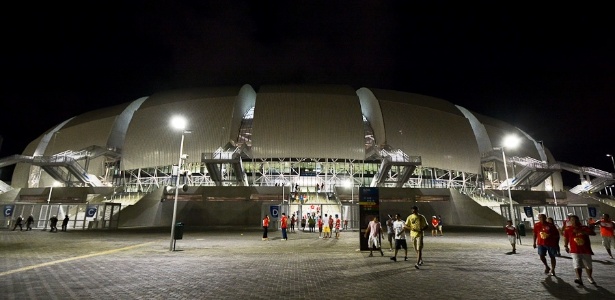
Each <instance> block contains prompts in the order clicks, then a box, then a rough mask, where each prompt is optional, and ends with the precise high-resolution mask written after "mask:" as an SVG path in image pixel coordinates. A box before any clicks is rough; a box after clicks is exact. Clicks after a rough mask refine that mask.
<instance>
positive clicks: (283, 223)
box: [280, 213, 288, 241]
mask: <svg viewBox="0 0 615 300" xmlns="http://www.w3.org/2000/svg"><path fill="white" fill-rule="evenodd" d="M287 227H288V217H287V216H286V213H282V218H280V228H282V240H283V241H288V235H287V234H286V228H287Z"/></svg>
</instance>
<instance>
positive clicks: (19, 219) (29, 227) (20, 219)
mask: <svg viewBox="0 0 615 300" xmlns="http://www.w3.org/2000/svg"><path fill="white" fill-rule="evenodd" d="M22 222H23V216H21V215H20V216H19V217H17V219H16V220H15V225H14V226H13V231H15V229H17V226H19V231H23V224H22ZM32 223H34V217H32V215H30V216H29V217H28V219H27V220H26V231H29V230H32Z"/></svg>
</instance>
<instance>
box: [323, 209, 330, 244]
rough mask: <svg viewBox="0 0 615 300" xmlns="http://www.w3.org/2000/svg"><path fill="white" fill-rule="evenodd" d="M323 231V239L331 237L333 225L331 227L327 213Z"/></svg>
mask: <svg viewBox="0 0 615 300" xmlns="http://www.w3.org/2000/svg"><path fill="white" fill-rule="evenodd" d="M322 232H323V237H322V238H323V239H327V238H330V237H331V227H329V216H328V215H327V214H325V218H324V219H323V220H322Z"/></svg>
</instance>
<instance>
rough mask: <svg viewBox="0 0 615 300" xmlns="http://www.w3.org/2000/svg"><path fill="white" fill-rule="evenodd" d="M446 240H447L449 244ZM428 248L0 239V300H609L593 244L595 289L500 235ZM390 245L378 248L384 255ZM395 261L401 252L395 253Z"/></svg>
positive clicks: (215, 238) (307, 240)
mask: <svg viewBox="0 0 615 300" xmlns="http://www.w3.org/2000/svg"><path fill="white" fill-rule="evenodd" d="M447 229H449V230H448V232H447ZM444 230H445V232H444V233H445V236H443V237H431V236H427V237H426V238H425V250H424V261H425V263H424V265H423V266H422V267H421V269H420V270H416V269H414V267H413V265H414V260H415V254H414V251H409V261H407V262H404V261H403V254H401V255H399V254H398V258H399V257H401V260H398V261H397V262H393V261H391V260H390V259H389V256H390V255H391V253H390V252H388V246H386V247H385V248H386V250H385V256H384V257H380V255H379V254H378V255H376V253H374V254H375V256H374V257H368V254H369V252H361V251H359V250H358V249H359V245H358V235H359V233H358V232H343V233H342V237H341V238H340V239H339V240H336V239H325V240H323V239H319V238H318V233H307V232H305V233H304V232H298V233H290V234H289V240H288V241H283V240H281V233H280V232H271V233H270V237H271V240H269V241H261V233H260V231H259V230H258V229H257V228H252V229H243V230H240V229H208V230H205V229H203V230H187V231H186V232H185V233H184V238H183V239H182V240H178V241H177V245H176V250H177V251H174V252H171V251H169V242H170V240H169V239H170V230H167V229H121V230H117V231H98V230H86V231H78V230H73V231H68V232H58V233H49V232H47V231H41V230H36V229H35V230H33V231H30V232H25V231H23V232H19V231H9V230H0V262H1V264H0V299H110V298H112V299H242V298H245V299H281V298H289V297H292V298H295V299H306V298H310V299H333V298H336V299H366V298H375V299H387V298H398V297H400V295H399V294H400V293H402V294H405V295H404V296H408V297H411V298H412V297H418V299H425V298H427V297H431V298H433V297H439V298H448V299H513V298H515V299H526V298H530V297H531V298H534V299H573V298H576V299H581V298H588V299H589V298H603V299H613V298H615V260H612V259H609V258H608V255H607V254H606V251H605V250H604V248H603V247H602V245H600V242H599V241H600V238H599V237H597V236H596V237H592V243H593V248H594V252H596V255H595V256H594V257H593V259H594V279H595V280H596V281H597V283H598V284H597V285H596V286H594V285H591V284H589V283H588V282H587V280H586V279H585V278H584V280H585V286H584V287H579V286H577V285H576V284H575V283H574V282H573V280H574V272H573V269H572V266H571V260H570V259H569V258H567V255H566V254H564V257H562V258H559V259H558V266H557V268H556V273H557V277H549V276H546V275H544V274H543V273H542V272H543V266H542V264H541V263H540V261H539V259H538V256H537V254H536V251H535V250H534V249H533V248H532V246H531V237H529V236H526V237H524V239H523V241H524V244H523V245H521V246H517V247H518V249H517V251H518V254H509V253H508V252H509V251H510V245H508V243H507V239H506V235H505V234H504V232H503V230H501V231H500V230H499V229H485V228H450V227H449V228H444ZM387 244H388V243H386V242H385V245H387ZM402 253H403V252H402Z"/></svg>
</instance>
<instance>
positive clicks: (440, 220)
mask: <svg viewBox="0 0 615 300" xmlns="http://www.w3.org/2000/svg"><path fill="white" fill-rule="evenodd" d="M442 225H444V224H443V223H442V216H441V215H438V231H439V232H440V236H443V235H444V233H442ZM436 233H437V232H436Z"/></svg>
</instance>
